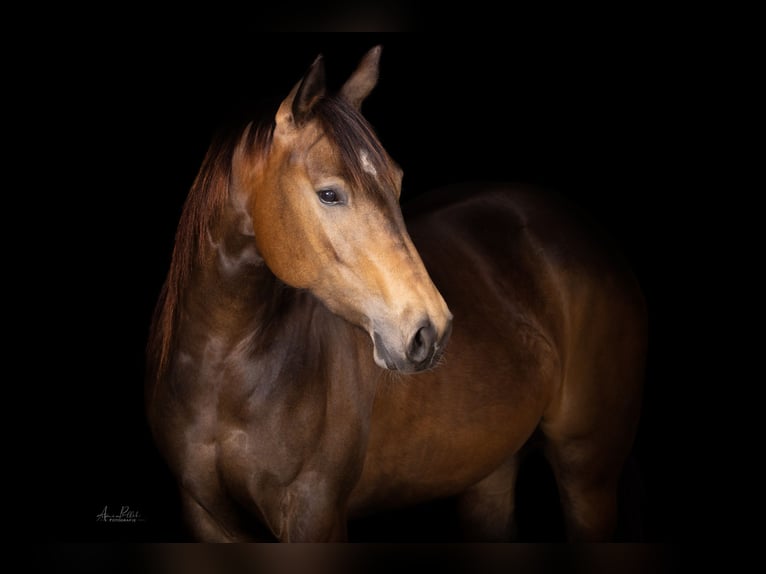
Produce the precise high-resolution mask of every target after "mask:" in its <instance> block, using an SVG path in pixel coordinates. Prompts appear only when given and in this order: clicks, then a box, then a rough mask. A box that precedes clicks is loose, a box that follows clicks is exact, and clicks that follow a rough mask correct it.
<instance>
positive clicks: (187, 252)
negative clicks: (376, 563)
mask: <svg viewBox="0 0 766 574" xmlns="http://www.w3.org/2000/svg"><path fill="white" fill-rule="evenodd" d="M380 53H381V49H380V47H379V46H377V47H374V48H372V49H371V50H370V51H369V52H368V53H367V54H366V55H365V56H364V57H363V58H362V59H361V61H360V63H359V65H358V67H357V68H356V69H355V71H354V72H353V73H352V74H351V75H350V76H349V78H348V79H347V81H346V82H345V83H344V84H343V85H342V87H341V88H340V89H339V90H338V91H337V93H334V94H328V93H327V89H326V85H325V74H324V64H323V60H322V58H321V56H320V57H318V58H317V59H316V60H315V61H314V63H313V64H312V65H311V66H310V67H309V69H308V71H307V72H306V74H305V75H304V76H303V78H302V79H301V80H300V81H299V82H298V83H297V84H296V85H295V87H294V88H293V89H292V91H290V93H289V94H288V95H287V96H286V98H285V99H284V100H282V101H281V103H280V104H279V105H278V106H275V109H273V110H272V111H271V112H270V113H269V114H268V116H267V119H265V120H263V121H260V120H259V121H255V120H254V121H251V122H250V123H247V124H246V125H244V126H241V128H240V130H239V131H238V132H237V133H236V135H234V136H230V137H228V138H221V139H219V140H214V141H213V143H212V144H211V147H210V148H209V150H208V152H207V155H206V157H205V159H204V160H203V162H202V165H201V168H200V171H199V173H198V175H197V177H196V179H195V181H194V183H193V184H192V187H191V190H190V192H189V195H188V197H187V200H186V203H185V206H184V209H183V212H182V215H181V218H180V221H179V225H178V229H177V234H176V240H175V245H174V249H173V254H172V261H171V263H170V268H169V272H168V275H167V278H166V281H165V283H164V286H163V288H162V291H161V294H160V297H159V300H158V303H157V306H156V309H155V313H154V317H153V320H152V327H151V331H150V336H149V341H148V348H147V371H148V373H147V374H148V376H147V385H146V408H147V417H148V420H149V424H150V427H151V430H152V433H153V437H154V440H155V441H156V444H157V446H158V449H159V451H160V453H161V454H162V456H163V457H164V459H165V460H166V461H167V463H168V465H169V468H170V469H171V471H172V473H173V475H174V476H175V478H176V480H177V483H178V487H179V490H180V497H181V505H182V508H183V512H184V516H185V520H186V523H187V524H188V526H189V528H190V532H191V533H192V534H193V536H194V537H195V538H197V539H199V540H207V541H217V540H272V541H273V540H277V541H290V542H292V541H343V540H347V539H348V526H347V522H348V521H349V520H351V519H353V518H355V517H363V516H370V515H372V514H374V513H376V512H380V511H385V510H387V509H395V508H404V507H408V506H410V505H417V504H419V503H421V502H424V501H431V500H437V499H443V498H446V497H450V498H451V499H454V500H456V506H455V507H456V509H457V513H458V515H459V517H460V521H461V524H463V525H464V527H465V533H466V539H467V540H468V539H469V540H510V539H512V537H513V534H514V529H515V522H514V518H513V517H514V484H515V479H516V476H517V471H518V468H519V460H520V455H519V453H520V452H521V451H522V447H523V446H524V445H525V444H526V443H527V442H528V441H529V439H530V437H532V436H533V434H534V435H535V437H538V436H540V437H542V439H543V440H542V445H543V448H544V453H545V455H546V457H547V459H548V461H549V462H550V467H551V469H552V472H553V475H554V476H555V479H556V483H557V486H558V490H559V494H560V500H561V508H562V515H563V517H564V524H565V526H566V529H567V537H568V539H570V540H609V539H610V537H611V536H612V534H613V532H614V527H615V522H616V516H617V486H618V481H619V477H620V473H621V470H622V468H623V466H624V464H625V461H626V458H627V457H628V455H629V453H630V450H631V447H632V443H633V440H634V436H635V433H636V430H637V424H638V419H639V414H640V403H641V394H642V381H643V368H644V361H645V353H646V328H647V327H646V311H645V303H644V299H643V296H642V293H641V291H640V289H639V286H638V283H637V281H636V279H635V277H634V275H633V274H632V272H631V271H630V270H629V268H628V267H627V265H626V264H625V263H624V261H623V259H622V257H621V256H620V255H619V254H618V253H617V252H616V251H615V250H613V249H612V248H610V247H608V245H609V244H608V242H607V241H605V240H604V239H603V238H602V237H600V236H599V235H598V234H597V233H596V232H595V231H594V228H593V227H592V226H590V225H585V224H583V223H582V221H581V220H580V219H579V216H576V215H575V211H574V210H573V209H571V208H570V207H569V206H568V205H567V203H566V202H565V201H563V200H559V199H556V198H555V197H554V196H553V195H550V194H547V193H544V192H543V191H541V190H538V189H535V188H532V187H525V186H510V185H500V184H498V185H473V186H472V185H467V184H461V185H455V186H452V187H449V188H447V189H442V190H438V191H435V192H432V193H430V194H426V195H422V196H420V197H418V198H417V199H415V200H413V202H412V204H411V205H409V206H405V207H407V209H408V217H407V219H406V223H405V218H404V216H403V214H402V210H401V207H400V205H399V195H400V189H401V180H402V170H401V169H400V168H399V166H398V165H397V164H396V163H395V162H394V160H393V159H392V158H391V157H390V156H389V155H388V153H387V152H386V150H385V149H384V148H383V147H382V145H381V143H380V142H379V140H378V138H377V137H376V135H375V133H374V131H373V129H372V128H371V126H370V124H369V123H368V122H367V120H366V119H365V118H363V116H362V115H361V106H362V102H363V101H364V100H365V98H366V97H367V96H368V95H369V93H370V92H371V90H372V89H373V88H374V86H375V85H376V83H377V81H378V70H379V62H380Z"/></svg>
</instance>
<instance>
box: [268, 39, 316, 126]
mask: <svg viewBox="0 0 766 574" xmlns="http://www.w3.org/2000/svg"><path fill="white" fill-rule="evenodd" d="M324 95H325V71H324V59H323V58H322V55H321V54H320V55H319V56H317V57H316V60H314V63H313V64H311V67H310V68H309V69H308V71H307V72H306V74H305V75H304V76H303V78H301V80H300V81H299V82H298V83H297V84H295V86H294V87H293V89H292V90H290V93H289V94H288V95H287V97H286V98H285V99H284V100H282V103H281V104H280V105H279V109H278V110H277V116H276V124H277V127H278V128H280V127H295V126H300V125H301V124H302V123H303V122H304V121H305V120H306V118H307V117H308V116H309V114H310V113H311V108H313V107H314V104H316V103H317V101H318V100H319V99H320V98H321V97H322V96H324Z"/></svg>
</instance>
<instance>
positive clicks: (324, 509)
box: [275, 483, 348, 542]
mask: <svg viewBox="0 0 766 574" xmlns="http://www.w3.org/2000/svg"><path fill="white" fill-rule="evenodd" d="M280 515H281V516H280V520H279V524H278V525H277V527H276V529H275V534H276V535H277V538H278V539H279V540H280V541H281V542H345V541H347V539H348V530H347V520H346V511H345V504H343V503H342V502H341V501H339V500H338V497H337V496H335V495H333V494H331V493H330V492H328V491H326V490H325V489H323V488H321V487H318V485H311V484H308V483H304V484H295V483H294V484H293V485H291V486H290V487H289V489H288V490H287V491H286V492H285V494H284V496H283V497H282V503H281V512H280Z"/></svg>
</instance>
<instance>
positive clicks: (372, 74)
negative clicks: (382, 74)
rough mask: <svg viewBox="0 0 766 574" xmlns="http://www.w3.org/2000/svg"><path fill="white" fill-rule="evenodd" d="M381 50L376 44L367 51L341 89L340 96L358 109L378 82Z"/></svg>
mask: <svg viewBox="0 0 766 574" xmlns="http://www.w3.org/2000/svg"><path fill="white" fill-rule="evenodd" d="M381 50H382V47H381V46H375V47H374V48H372V49H371V50H370V51H369V52H367V53H366V54H365V55H364V57H363V58H362V60H361V62H359V65H358V66H357V68H356V70H354V73H353V74H351V77H349V79H348V80H346V83H345V84H343V87H342V88H341V89H340V96H341V97H342V98H344V99H345V100H346V101H347V102H348V103H350V104H351V105H352V106H354V107H355V108H356V109H357V110H359V109H361V107H362V102H363V101H364V100H365V98H366V97H367V96H369V95H370V92H372V89H373V88H374V87H375V85H376V84H377V83H378V73H379V69H380V52H381Z"/></svg>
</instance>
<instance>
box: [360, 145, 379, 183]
mask: <svg viewBox="0 0 766 574" xmlns="http://www.w3.org/2000/svg"><path fill="white" fill-rule="evenodd" d="M359 159H360V160H361V161H362V169H363V170H364V171H366V172H367V173H369V174H370V175H371V176H373V177H377V175H378V172H377V171H376V170H375V166H373V165H372V162H371V161H370V157H369V156H368V155H367V152H366V151H365V150H362V151H360V152H359Z"/></svg>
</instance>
